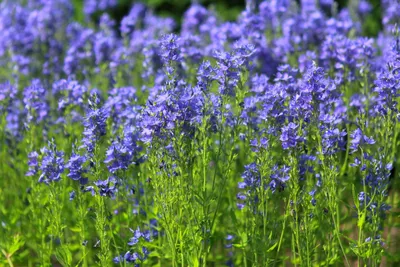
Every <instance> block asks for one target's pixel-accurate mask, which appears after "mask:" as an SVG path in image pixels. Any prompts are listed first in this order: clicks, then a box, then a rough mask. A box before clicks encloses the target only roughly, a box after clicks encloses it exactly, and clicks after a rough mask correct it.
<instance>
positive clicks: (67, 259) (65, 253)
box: [56, 245, 72, 266]
mask: <svg viewBox="0 0 400 267" xmlns="http://www.w3.org/2000/svg"><path fill="white" fill-rule="evenodd" d="M56 258H57V260H58V262H59V263H61V265H62V266H71V264H72V255H71V251H70V250H69V247H68V246H67V245H63V246H61V247H59V248H57V250H56Z"/></svg>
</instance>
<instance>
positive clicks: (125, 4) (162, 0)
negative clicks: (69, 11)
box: [73, 0, 382, 36]
mask: <svg viewBox="0 0 400 267" xmlns="http://www.w3.org/2000/svg"><path fill="white" fill-rule="evenodd" d="M117 1H118V4H117V6H115V7H113V8H111V9H108V10H107V12H108V13H109V14H110V15H111V16H112V17H113V18H114V19H115V20H117V21H120V20H121V19H122V18H123V17H124V16H125V15H127V14H128V12H129V10H130V7H131V6H132V4H133V3H137V2H141V3H144V4H146V5H147V6H149V7H152V8H153V9H154V10H155V11H156V13H157V14H159V15H161V16H168V17H172V18H174V19H175V21H176V22H178V25H179V23H180V22H181V18H182V15H183V13H184V12H185V11H186V10H187V9H188V7H189V6H190V4H191V3H192V2H194V1H193V0H142V1H138V0H117ZM296 1H297V2H300V1H301V0H296ZM73 2H74V5H75V7H76V10H79V11H80V12H79V11H78V12H77V13H76V19H77V20H78V21H80V20H83V17H84V15H83V5H84V4H83V2H84V1H82V0H73ZM196 2H197V3H200V4H202V5H203V6H206V7H209V8H213V9H214V10H215V11H216V12H217V13H218V15H219V16H220V17H221V18H222V19H224V20H235V19H236V18H237V16H238V14H239V13H240V12H241V11H242V10H243V9H244V8H245V5H246V4H245V2H246V1H245V0H197V1H196ZM259 2H261V0H259ZM334 2H336V4H337V7H338V9H339V10H341V9H342V8H344V7H346V6H351V5H356V4H357V2H358V0H334ZM368 2H369V3H370V4H371V7H372V11H371V12H369V13H368V14H367V17H366V18H365V20H364V21H365V22H364V25H363V31H364V34H365V35H367V36H376V35H377V34H378V32H379V31H380V30H381V28H382V24H381V0H368ZM93 16H99V14H93Z"/></svg>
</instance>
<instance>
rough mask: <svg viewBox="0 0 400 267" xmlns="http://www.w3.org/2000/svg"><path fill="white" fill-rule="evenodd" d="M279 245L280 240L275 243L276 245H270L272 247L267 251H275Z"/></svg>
mask: <svg viewBox="0 0 400 267" xmlns="http://www.w3.org/2000/svg"><path fill="white" fill-rule="evenodd" d="M277 246H278V242H277V243H275V244H274V245H272V247H270V248H269V249H268V250H267V252H271V251H273V250H274V249H275V248H276V247H277Z"/></svg>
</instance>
